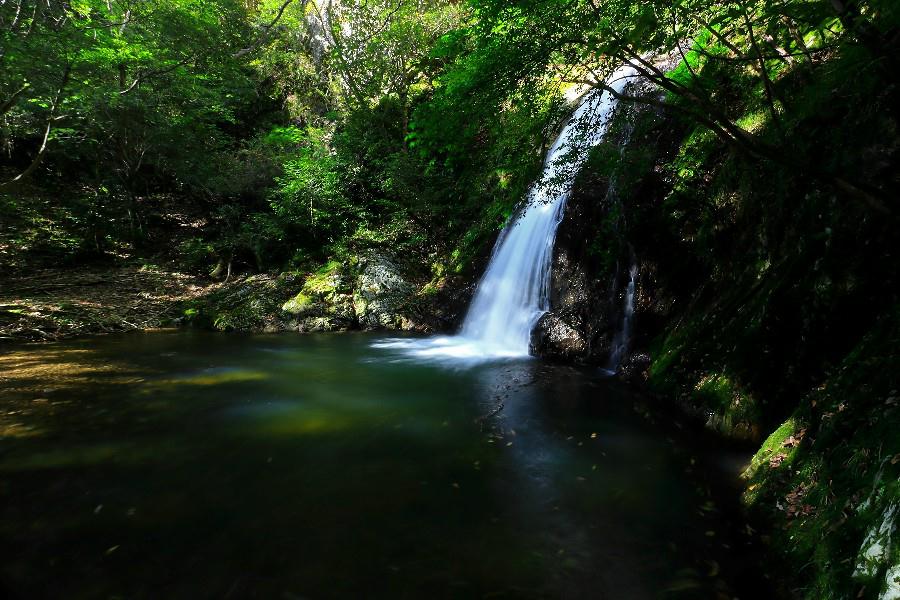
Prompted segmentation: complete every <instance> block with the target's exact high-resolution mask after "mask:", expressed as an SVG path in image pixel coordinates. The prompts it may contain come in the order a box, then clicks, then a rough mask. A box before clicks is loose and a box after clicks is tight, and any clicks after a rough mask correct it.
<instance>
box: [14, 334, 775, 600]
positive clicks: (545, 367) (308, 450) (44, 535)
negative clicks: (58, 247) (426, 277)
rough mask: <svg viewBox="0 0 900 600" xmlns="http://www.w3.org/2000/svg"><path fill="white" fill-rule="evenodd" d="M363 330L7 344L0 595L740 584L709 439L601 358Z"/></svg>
mask: <svg viewBox="0 0 900 600" xmlns="http://www.w3.org/2000/svg"><path fill="white" fill-rule="evenodd" d="M378 340H379V337H378V336H374V335H372V334H363V333H346V334H331V335H329V334H321V335H302V336H298V335H253V336H251V335H237V334H230V335H229V334H214V333H203V332H152V333H144V334H129V335H121V336H110V337H101V338H93V339H83V340H77V341H70V342H61V343H53V344H43V345H25V346H20V347H15V348H7V349H6V351H5V352H3V353H2V354H0V396H2V397H3V408H4V411H3V412H4V414H3V418H2V421H0V432H2V437H0V531H2V538H3V540H4V543H3V547H4V549H5V551H6V552H5V553H6V556H4V557H3V561H2V563H0V595H3V594H5V596H6V597H13V598H56V597H66V598H114V597H115V598H242V597H258V598H288V599H290V598H329V597H354V598H361V597H389V598H413V597H416V598H418V597H428V598H435V597H438V598H445V597H453V598H469V597H474V598H479V597H484V598H587V597H590V598H610V599H616V600H622V599H630V598H635V599H637V598H753V597H764V596H765V590H764V588H762V587H761V586H763V583H764V578H763V577H760V573H759V570H758V568H757V566H756V564H757V562H756V560H757V554H758V553H757V552H756V550H755V549H754V548H753V547H752V546H750V545H748V541H747V539H746V535H745V534H744V529H745V526H744V525H743V524H741V522H740V519H739V518H738V517H737V516H736V513H735V511H734V510H733V509H729V508H728V507H729V506H731V505H733V504H734V501H735V498H736V492H735V491H734V489H733V487H731V486H732V484H733V483H734V482H735V480H736V476H737V472H738V470H739V467H740V464H741V463H742V462H743V461H744V460H745V459H746V458H747V456H746V455H745V454H742V453H741V452H740V451H737V450H735V451H732V450H728V449H725V450H722V449H721V448H720V449H717V450H715V451H714V450H713V449H712V448H711V447H705V445H704V444H703V443H701V442H699V441H698V437H697V436H695V435H693V434H691V433H690V432H685V431H683V430H682V429H680V428H679V426H676V424H675V423H674V422H672V421H670V420H669V419H667V418H665V417H662V416H660V415H654V413H653V412H652V410H651V409H650V408H649V407H650V406H652V405H651V404H650V403H649V402H647V401H646V400H645V399H643V398H642V397H641V396H639V395H636V394H635V393H634V392H633V391H631V390H629V389H628V388H626V387H624V386H622V385H621V384H618V383H616V382H615V381H613V380H610V379H608V378H605V377H603V376H602V374H600V373H598V372H597V371H596V370H589V369H578V368H574V367H568V366H559V365H551V364H546V363H542V362H540V361H537V360H532V359H506V360H495V361H488V362H481V363H477V364H471V365H467V366H466V367H465V368H455V367H452V366H448V365H446V364H439V363H430V362H424V361H416V360H413V359H410V358H409V356H408V354H407V353H406V352H403V351H402V350H392V349H391V348H383V347H380V346H379V344H377V342H378Z"/></svg>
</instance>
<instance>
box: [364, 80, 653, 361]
mask: <svg viewBox="0 0 900 600" xmlns="http://www.w3.org/2000/svg"><path fill="white" fill-rule="evenodd" d="M636 75H637V73H636V71H635V69H634V68H633V67H631V66H630V65H626V66H623V67H621V68H619V69H618V70H617V71H616V72H615V73H613V74H612V75H611V76H610V77H609V78H608V79H607V80H606V85H608V86H609V87H610V88H612V89H614V90H616V91H617V92H621V91H622V89H623V88H624V87H625V85H626V84H627V83H628V80H629V79H630V78H632V77H635V76H636ZM615 106H616V99H615V97H614V96H613V95H612V94H610V93H609V92H601V91H599V90H596V89H595V90H591V91H589V92H588V93H587V94H585V95H584V96H583V97H582V99H581V102H580V104H579V106H578V108H577V109H576V110H575V112H574V114H573V115H572V117H571V119H569V121H568V123H567V124H566V126H565V127H564V128H563V130H562V131H561V132H560V134H559V136H558V137H557V138H556V141H555V142H554V143H553V145H552V146H551V148H550V150H549V151H548V152H547V157H546V159H545V160H544V170H543V173H542V174H541V178H540V179H539V180H538V181H537V182H536V183H535V184H534V185H533V186H532V187H531V190H530V191H529V193H528V197H527V198H526V200H525V202H524V203H523V206H522V208H521V209H520V210H519V211H518V212H517V213H516V215H515V216H514V218H513V219H511V220H510V222H509V223H508V224H507V226H506V228H505V229H504V230H503V232H502V233H501V234H500V237H499V239H498V240H497V243H496V244H495V246H494V252H493V254H492V256H491V260H490V263H489V264H488V267H487V270H486V271H485V273H484V275H483V276H482V278H481V281H480V282H479V284H478V288H477V290H476V292H475V297H474V298H473V300H472V304H471V305H470V307H469V312H468V313H467V315H466V318H465V321H464V323H463V327H462V330H461V331H460V333H459V335H456V336H453V337H440V338H432V339H428V340H397V339H393V340H385V341H384V342H380V343H378V344H377V345H378V346H380V347H389V348H390V347H393V348H402V349H406V350H408V351H410V352H412V353H413V354H415V355H417V356H452V357H458V358H469V359H480V358H493V357H516V356H527V355H528V346H529V341H530V337H531V330H532V329H533V328H534V325H535V324H536V323H537V320H538V319H539V318H540V317H541V315H543V314H544V313H545V312H547V310H549V308H550V302H549V297H550V267H551V262H552V259H553V244H554V241H555V239H556V229H557V227H558V226H559V223H560V221H561V220H562V215H563V211H564V209H565V206H566V201H567V200H568V199H569V195H570V194H571V191H572V185H573V183H574V181H575V176H576V175H577V174H578V171H579V170H580V168H581V167H582V165H583V164H584V161H585V160H586V159H587V156H588V151H589V150H590V149H591V147H593V146H595V145H596V144H597V143H599V142H600V140H601V139H602V138H603V135H604V134H605V133H606V129H607V126H608V123H609V119H610V116H611V114H612V111H613V109H614V108H615Z"/></svg>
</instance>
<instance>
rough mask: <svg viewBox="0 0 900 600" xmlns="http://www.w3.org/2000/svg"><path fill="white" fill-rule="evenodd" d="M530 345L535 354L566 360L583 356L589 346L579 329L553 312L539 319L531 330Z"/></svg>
mask: <svg viewBox="0 0 900 600" xmlns="http://www.w3.org/2000/svg"><path fill="white" fill-rule="evenodd" d="M530 346H531V353H532V354H534V355H535V356H541V357H543V358H550V359H557V360H565V361H572V360H578V359H580V358H582V357H583V356H584V355H585V353H586V351H587V347H588V345H587V341H586V340H585V339H584V336H583V335H582V333H581V332H580V331H579V330H577V329H575V328H574V327H572V326H571V325H569V323H567V322H566V321H564V320H563V319H561V318H560V317H559V316H557V315H555V314H554V313H552V312H548V313H546V314H544V315H543V316H542V317H541V318H540V320H538V322H537V325H535V328H534V330H533V331H532V332H531V344H530Z"/></svg>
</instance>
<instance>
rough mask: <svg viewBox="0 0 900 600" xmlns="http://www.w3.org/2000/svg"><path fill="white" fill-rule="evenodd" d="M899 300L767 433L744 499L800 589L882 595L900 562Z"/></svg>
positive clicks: (806, 593) (823, 594)
mask: <svg viewBox="0 0 900 600" xmlns="http://www.w3.org/2000/svg"><path fill="white" fill-rule="evenodd" d="M898 341H900V308H895V310H894V311H893V314H892V315H890V316H887V317H885V318H883V319H882V320H881V321H880V322H879V323H877V324H876V325H875V326H874V327H873V328H872V330H871V331H870V332H869V334H868V335H867V336H866V337H865V338H864V339H863V340H862V342H861V343H860V344H859V345H858V346H857V347H856V348H855V349H854V350H853V351H852V352H850V353H849V354H848V356H847V357H846V358H845V360H844V361H843V363H842V364H841V365H840V367H839V368H838V369H836V370H835V371H834V373H833V374H832V376H831V377H830V378H829V379H828V380H827V381H826V382H825V383H824V384H823V385H821V386H819V387H818V388H817V389H816V390H814V391H813V392H811V393H810V394H809V395H808V396H807V397H806V398H804V399H803V401H802V402H800V404H799V406H798V408H797V410H796V411H795V412H794V414H793V415H792V416H791V417H790V418H789V419H787V420H786V421H785V422H784V423H782V425H781V426H780V427H778V428H777V429H776V430H775V431H773V432H772V434H771V435H770V436H769V437H768V438H767V439H766V442H765V443H764V444H763V446H762V447H761V448H760V450H759V452H757V454H756V455H755V456H754V458H753V461H752V462H751V465H750V468H749V469H748V470H747V471H746V473H745V475H744V476H745V477H746V478H747V480H748V484H747V490H746V492H745V493H744V502H745V504H746V505H747V506H748V508H749V509H750V510H751V511H752V512H753V513H754V515H756V518H757V519H759V520H761V521H763V522H765V523H766V524H767V529H769V530H771V531H772V532H773V534H772V536H771V542H772V544H771V545H772V549H773V551H774V552H776V553H777V554H778V555H780V556H781V557H782V559H783V560H784V561H785V564H786V565H787V568H788V570H789V571H790V572H792V573H793V578H795V579H796V580H797V589H798V590H802V593H799V595H797V597H801V598H809V599H813V598H815V599H820V598H821V599H826V600H831V599H834V600H837V599H838V598H857V597H860V598H876V597H878V596H879V594H880V593H881V592H882V591H883V590H884V589H885V588H886V586H887V581H886V578H887V576H888V572H889V569H890V568H891V566H892V565H897V564H900V561H898V558H900V554H898V552H897V549H898V547H900V535H898V532H897V528H896V525H897V522H896V521H891V518H896V515H895V516H894V517H892V516H891V515H892V514H893V513H892V511H894V510H896V509H893V508H892V507H894V506H898V505H900V436H897V434H896V424H897V422H898V421H900V393H898V387H900V374H898V373H897V371H896V365H897V364H898V360H900V354H898Z"/></svg>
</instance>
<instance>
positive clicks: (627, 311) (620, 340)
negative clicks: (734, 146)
mask: <svg viewBox="0 0 900 600" xmlns="http://www.w3.org/2000/svg"><path fill="white" fill-rule="evenodd" d="M637 274H638V267H637V264H636V263H634V262H632V264H631V267H630V268H629V269H628V278H629V279H628V287H627V288H625V307H624V309H623V311H622V328H621V329H620V330H619V332H618V333H617V334H616V336H615V338H614V339H613V343H612V351H611V352H610V354H609V364H608V365H607V367H606V372H607V373H609V374H610V375H615V374H616V371H618V370H619V365H621V364H622V359H623V358H625V353H626V352H628V344H629V342H631V320H632V318H633V317H634V288H635V279H636V278H637Z"/></svg>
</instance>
